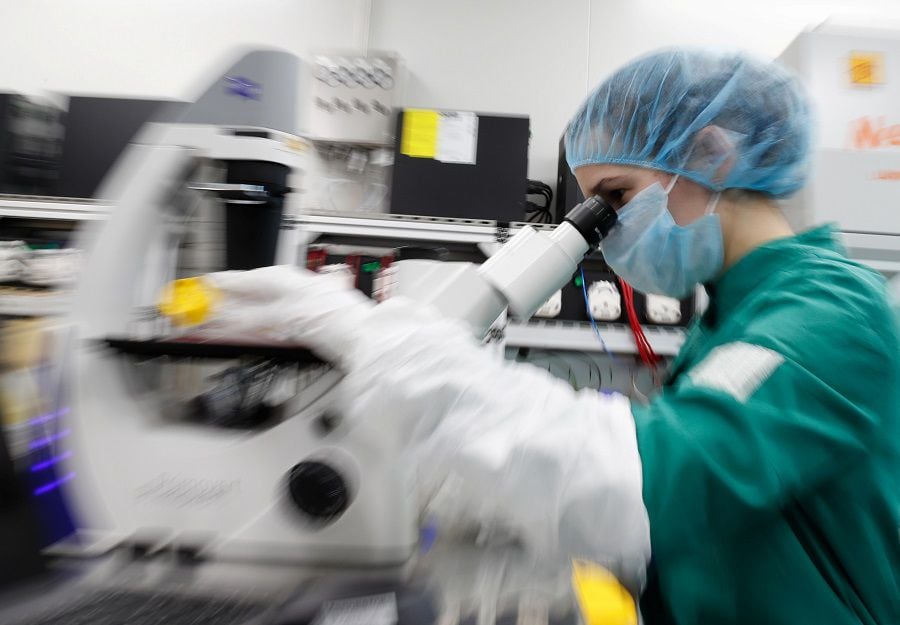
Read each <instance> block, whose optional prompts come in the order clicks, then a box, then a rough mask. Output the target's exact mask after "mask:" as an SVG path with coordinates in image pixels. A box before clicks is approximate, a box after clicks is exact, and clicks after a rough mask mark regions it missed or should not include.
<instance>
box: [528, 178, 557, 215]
mask: <svg viewBox="0 0 900 625" xmlns="http://www.w3.org/2000/svg"><path fill="white" fill-rule="evenodd" d="M525 195H526V196H528V195H540V196H542V197H543V198H544V204H543V205H540V204H537V203H536V202H532V201H531V200H527V199H526V200H525V206H526V211H525V212H526V214H527V215H528V221H530V222H536V223H542V224H549V223H553V214H552V213H551V212H550V205H551V204H552V203H553V189H551V188H550V186H549V185H547V184H544V183H543V182H541V181H539V180H529V181H528V189H527V190H526V191H525Z"/></svg>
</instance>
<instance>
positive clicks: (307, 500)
mask: <svg viewBox="0 0 900 625" xmlns="http://www.w3.org/2000/svg"><path fill="white" fill-rule="evenodd" d="M288 492H289V493H290V495H291V500H292V501H293V502H294V504H295V505H296V506H297V508H299V509H300V510H301V511H302V512H303V513H304V514H306V515H307V516H308V517H310V518H311V519H313V520H315V521H319V522H322V523H327V522H329V521H333V520H334V519H336V518H337V517H339V516H340V515H341V514H343V513H344V510H346V509H347V506H349V505H350V491H349V490H348V489H347V483H346V482H345V481H344V478H343V477H342V476H341V474H340V473H338V472H337V470H335V469H334V468H333V467H331V466H330V465H328V464H325V463H324V462H318V461H311V460H308V461H304V462H301V463H299V464H297V465H295V466H294V468H293V469H291V471H290V473H289V474H288Z"/></svg>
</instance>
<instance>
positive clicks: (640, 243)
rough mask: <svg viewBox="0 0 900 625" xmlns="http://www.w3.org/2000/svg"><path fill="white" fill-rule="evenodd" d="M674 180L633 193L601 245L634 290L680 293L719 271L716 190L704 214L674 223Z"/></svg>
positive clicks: (720, 250)
mask: <svg viewBox="0 0 900 625" xmlns="http://www.w3.org/2000/svg"><path fill="white" fill-rule="evenodd" d="M675 180H677V176H676V177H675V179H673V180H672V183H671V184H669V187H668V188H666V189H663V187H662V185H661V184H659V183H658V182H656V183H654V184H652V185H650V186H649V187H647V188H646V189H644V190H643V191H641V192H640V193H638V194H637V195H635V196H634V198H633V199H632V200H631V201H630V202H628V203H627V204H626V205H625V206H623V207H622V209H621V210H620V211H619V221H618V223H617V224H616V226H615V227H614V228H613V229H612V230H611V231H610V233H609V234H608V235H607V236H606V238H605V239H603V242H602V243H601V246H600V247H601V250H602V251H603V258H604V259H605V260H606V263H607V264H608V265H609V266H610V267H611V268H612V270H613V271H615V272H616V273H617V274H618V275H620V276H621V277H622V278H623V279H624V280H625V281H626V282H628V283H629V284H631V286H633V287H634V288H635V289H637V290H638V291H641V292H643V293H655V294H659V295H668V296H669V297H676V298H679V299H681V298H684V297H686V296H688V295H689V294H690V293H691V291H692V290H693V289H694V287H695V286H696V285H697V284H700V283H703V282H708V281H709V280H711V279H712V278H713V277H715V276H716V274H718V273H719V271H720V270H721V269H722V265H723V263H724V259H725V254H724V247H723V242H722V227H721V224H720V222H719V216H718V215H716V214H714V210H715V206H716V203H717V202H718V198H719V196H718V194H716V195H715V196H713V198H712V200H711V201H710V203H709V205H708V206H707V208H706V214H705V215H704V216H703V217H701V218H700V219H698V220H697V221H695V222H693V223H691V224H689V225H687V226H679V225H678V224H676V223H675V220H674V219H673V218H672V214H671V213H670V212H669V209H668V204H669V191H670V190H671V189H672V187H673V186H674V185H675Z"/></svg>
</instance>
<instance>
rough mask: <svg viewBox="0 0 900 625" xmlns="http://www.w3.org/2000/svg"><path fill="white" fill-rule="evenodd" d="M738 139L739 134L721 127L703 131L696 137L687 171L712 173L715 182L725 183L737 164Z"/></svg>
mask: <svg viewBox="0 0 900 625" xmlns="http://www.w3.org/2000/svg"><path fill="white" fill-rule="evenodd" d="M738 139H739V135H738V133H733V132H729V131H727V130H725V129H724V128H722V127H720V126H707V127H705V128H703V129H701V130H700V132H698V133H697V135H696V136H695V137H694V143H693V145H692V146H691V155H690V157H689V158H688V162H687V166H686V167H685V169H691V170H694V171H706V172H710V173H711V176H710V177H711V179H712V181H713V182H715V183H719V184H720V183H722V182H724V181H725V179H726V178H727V177H728V174H730V173H731V170H732V169H733V168H734V165H735V163H736V162H737V143H738Z"/></svg>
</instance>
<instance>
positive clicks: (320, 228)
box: [286, 213, 497, 244]
mask: <svg viewBox="0 0 900 625" xmlns="http://www.w3.org/2000/svg"><path fill="white" fill-rule="evenodd" d="M286 221H287V222H288V223H289V224H292V225H293V226H294V227H296V228H297V229H299V230H300V231H302V232H307V233H309V234H313V235H322V234H329V235H341V236H353V237H371V238H373V239H403V240H408V241H433V242H434V241H436V242H456V243H474V244H478V243H494V242H496V241H497V223H496V222H493V221H489V220H479V219H443V218H437V217H434V218H432V217H417V216H406V215H371V216H366V217H357V216H351V215H347V214H338V213H335V214H316V215H296V216H292V217H288V218H286Z"/></svg>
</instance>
